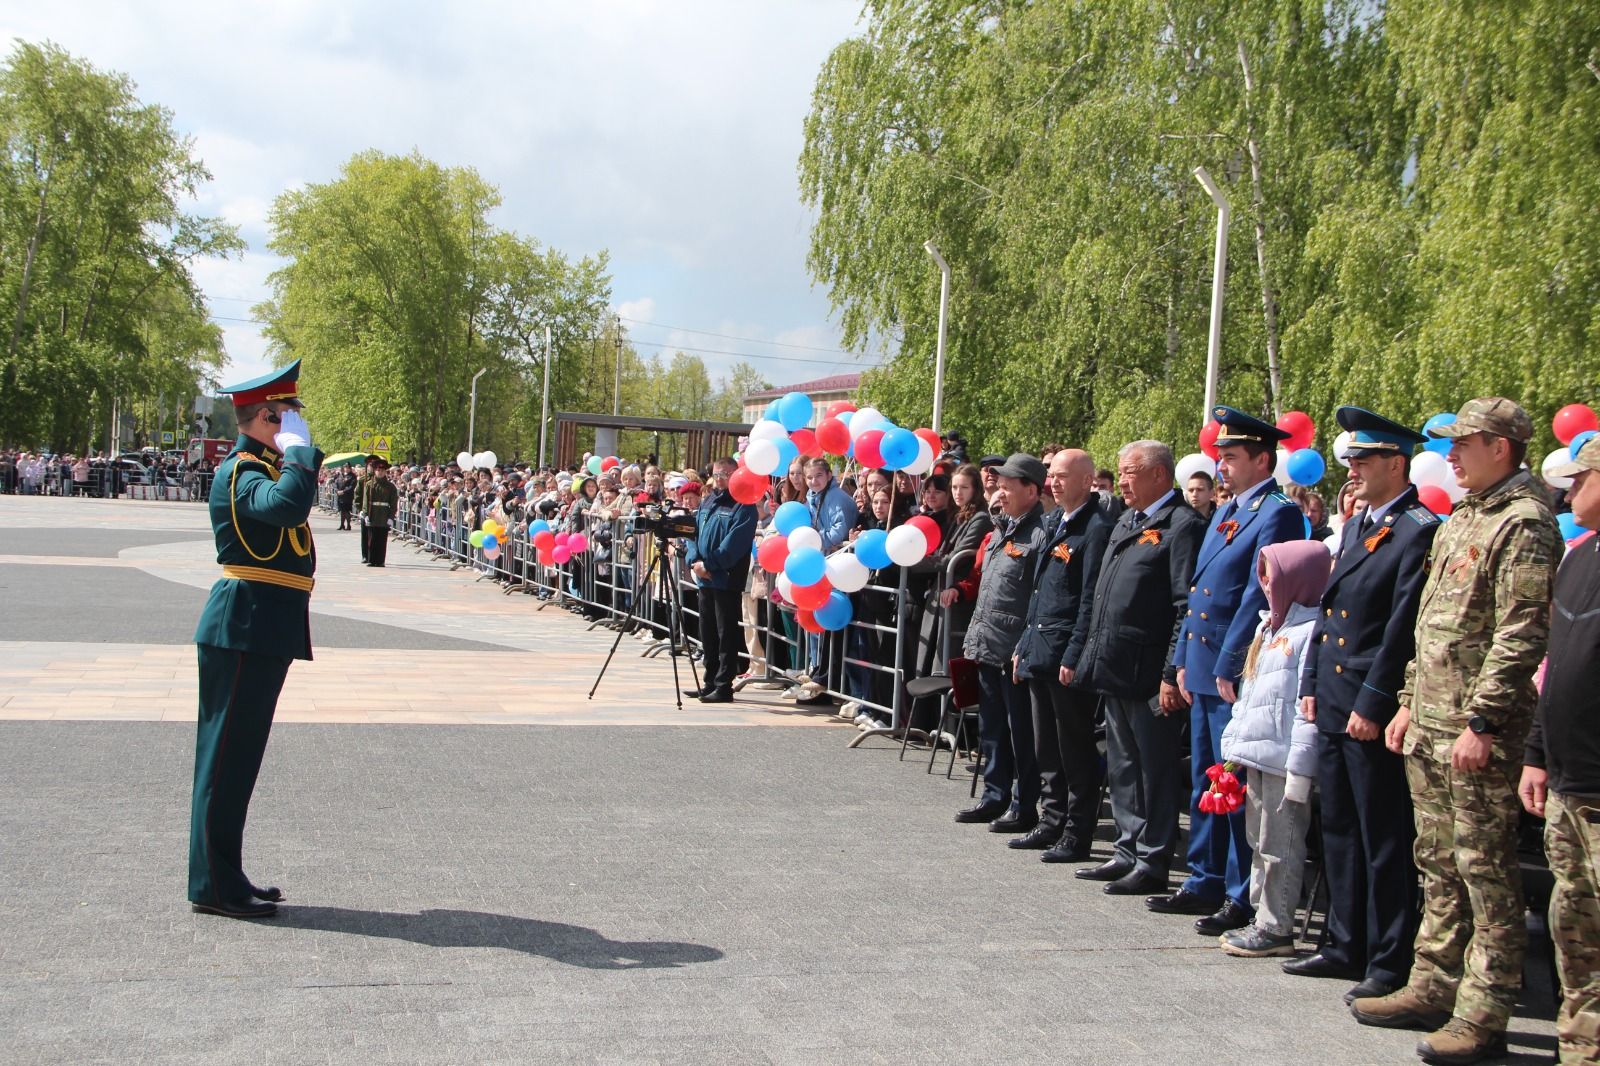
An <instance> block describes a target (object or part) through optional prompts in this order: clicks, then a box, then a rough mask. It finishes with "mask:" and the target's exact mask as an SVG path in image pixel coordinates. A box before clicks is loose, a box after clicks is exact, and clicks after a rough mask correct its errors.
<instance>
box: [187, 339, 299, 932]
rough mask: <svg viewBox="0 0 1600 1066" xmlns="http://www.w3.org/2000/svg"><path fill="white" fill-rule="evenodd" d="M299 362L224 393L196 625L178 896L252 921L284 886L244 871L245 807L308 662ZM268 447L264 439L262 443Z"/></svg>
mask: <svg viewBox="0 0 1600 1066" xmlns="http://www.w3.org/2000/svg"><path fill="white" fill-rule="evenodd" d="M299 378H300V362H299V360H296V361H295V362H293V363H291V364H289V366H287V367H285V368H284V369H283V370H281V371H274V372H272V373H270V374H267V375H265V376H263V377H260V378H256V379H255V380H253V381H247V382H245V383H244V384H242V385H235V386H233V387H232V388H227V389H222V390H220V391H222V392H224V393H231V394H232V396H233V405H234V412H235V414H236V415H237V417H238V422H239V439H238V440H236V441H235V442H234V445H233V451H232V452H230V453H229V454H228V457H227V458H226V459H224V460H223V462H222V465H220V466H219V467H218V468H217V476H216V478H215V480H213V481H212V483H211V499H210V511H211V526H212V530H213V531H214V533H215V534H216V541H217V562H219V563H221V564H222V577H221V578H220V579H219V580H218V581H217V583H216V584H215V585H213V586H212V587H211V596H210V599H208V600H207V601H206V606H205V610H204V611H203V612H201V615H200V623H199V625H198V627H197V628H196V630H195V637H194V639H195V643H196V644H197V645H198V651H199V659H200V718H199V728H198V730H197V732H196V735H195V760H194V794H193V800H192V805H191V814H190V827H189V901H190V903H192V904H193V905H194V909H195V910H197V911H204V912H206V913H208V914H220V915H222V916H224V917H227V918H262V917H266V916H267V915H270V914H273V913H275V912H276V911H277V901H278V900H280V899H282V898H283V893H282V892H280V891H279V890H278V889H276V888H257V887H256V886H255V885H254V884H252V883H251V881H250V879H249V878H248V877H246V876H245V874H244V869H243V857H242V852H243V845H244V822H245V814H246V812H247V811H248V810H249V807H250V795H251V793H252V792H253V791H254V790H255V784H256V774H257V773H258V772H259V771H260V769H261V757H262V755H263V754H264V753H265V751H266V747H267V735H268V733H269V732H270V731H271V729H272V716H273V713H274V712H275V711H276V709H277V704H278V693H279V692H280V691H281V690H282V689H283V682H284V678H285V677H287V676H288V673H289V663H290V662H292V661H293V660H295V659H309V658H311V628H310V617H311V612H310V604H311V586H312V574H313V573H314V572H315V570H316V566H317V558H316V550H315V548H314V546H313V545H312V542H311V527H310V526H309V525H307V524H306V519H307V518H309V517H310V514H311V507H312V505H313V504H314V503H315V502H316V498H317V471H318V470H319V469H320V468H321V466H322V452H321V451H319V450H318V449H316V448H313V447H312V446H311V430H310V429H309V428H308V427H307V426H306V423H305V419H303V418H301V417H300V413H299V407H300V400H299V397H298V395H297V393H298V388H297V385H296V383H297V382H298V381H299ZM269 441H270V442H271V443H268V442H269Z"/></svg>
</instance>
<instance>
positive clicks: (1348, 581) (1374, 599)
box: [1283, 407, 1440, 1003]
mask: <svg viewBox="0 0 1600 1066" xmlns="http://www.w3.org/2000/svg"><path fill="white" fill-rule="evenodd" d="M1337 417H1338V419H1339V425H1340V426H1341V427H1343V428H1344V429H1346V430H1348V431H1349V432H1350V434H1351V436H1352V443H1351V445H1350V452H1349V458H1350V484H1351V485H1352V486H1354V488H1353V491H1354V493H1355V497H1356V499H1357V501H1359V503H1360V504H1362V505H1363V506H1362V509H1361V510H1359V511H1357V512H1356V513H1354V514H1352V515H1351V516H1350V523H1349V525H1348V526H1346V527H1345V531H1344V536H1343V537H1342V538H1341V540H1340V541H1339V545H1340V547H1339V554H1338V555H1337V557H1336V558H1335V560H1334V564H1333V574H1332V576H1331V577H1330V578H1329V580H1328V589H1327V591H1326V592H1325V593H1323V596H1322V609H1321V611H1320V612H1319V613H1320V615H1321V617H1320V618H1318V620H1317V625H1316V629H1315V630H1313V631H1312V634H1311V647H1310V649H1309V651H1308V653H1307V655H1306V661H1305V665H1304V667H1303V668H1302V670H1301V673H1300V706H1301V714H1302V715H1303V717H1305V718H1306V720H1307V721H1310V722H1314V723H1315V724H1316V727H1317V792H1318V795H1319V796H1320V807H1321V814H1322V854H1323V859H1324V861H1323V869H1324V870H1325V871H1326V873H1327V878H1328V921H1327V927H1326V936H1325V937H1324V938H1323V944H1322V949H1321V950H1320V951H1319V952H1318V953H1317V954H1315V955H1311V956H1309V957H1307V958H1303V959H1291V960H1289V961H1288V962H1285V963H1284V964H1283V969H1284V971H1285V972H1286V973H1291V974H1295V975H1297V976H1301V977H1331V978H1340V979H1343V980H1348V981H1354V982H1359V983H1358V984H1357V985H1356V986H1355V987H1354V988H1352V989H1351V990H1350V991H1349V992H1347V993H1346V998H1345V1002H1346V1003H1351V1002H1354V1001H1355V1000H1357V999H1362V998H1369V997H1375V996H1386V995H1388V994H1389V993H1390V992H1393V991H1394V990H1395V989H1397V988H1399V987H1400V986H1401V985H1403V984H1405V983H1406V975H1407V974H1409V973H1410V972H1411V942H1412V939H1413V937H1414V936H1415V935H1416V925H1415V920H1414V916H1415V914H1416V888H1417V871H1416V867H1415V866H1413V865H1412V862H1411V846H1412V839H1413V837H1414V836H1415V832H1414V829H1413V826H1412V820H1411V792H1410V790H1409V788H1408V787H1407V785H1406V771H1405V761H1404V760H1403V759H1401V757H1400V756H1399V755H1398V754H1397V753H1395V752H1392V751H1390V750H1389V749H1388V748H1386V747H1385V746H1384V744H1383V729H1384V727H1385V726H1387V725H1388V724H1389V722H1390V720H1392V719H1393V718H1394V715H1395V712H1396V711H1397V710H1398V709H1399V702H1398V700H1397V699H1396V693H1398V692H1399V691H1400V683H1401V682H1402V681H1403V680H1404V679H1405V670H1406V665H1407V664H1408V663H1410V662H1411V657H1412V654H1413V653H1414V652H1415V650H1416V634H1415V630H1416V623H1417V603H1418V601H1419V600H1420V599H1421V597H1422V584H1423V582H1424V580H1426V578H1427V567H1426V564H1427V559H1428V552H1429V550H1431V549H1432V547H1433V538H1434V534H1436V533H1437V532H1438V531H1439V525H1440V522H1439V519H1438V517H1437V516H1436V515H1434V513H1433V512H1432V511H1430V510H1428V508H1426V507H1424V506H1423V505H1422V504H1421V503H1420V502H1418V500H1417V490H1416V488H1415V486H1413V485H1412V484H1411V454H1412V452H1414V451H1415V450H1416V447H1417V445H1418V444H1421V443H1422V442H1423V441H1425V440H1426V439H1427V438H1426V437H1424V436H1423V435H1422V434H1420V433H1418V432H1416V431H1415V430H1412V429H1408V428H1407V427H1405V426H1402V425H1400V424H1398V423H1396V422H1392V421H1390V420H1389V419H1387V418H1384V417H1382V416H1381V415H1376V414H1373V413H1372V412H1371V411H1365V410H1362V409H1361V408H1359V407H1341V408H1339V410H1338V412H1337Z"/></svg>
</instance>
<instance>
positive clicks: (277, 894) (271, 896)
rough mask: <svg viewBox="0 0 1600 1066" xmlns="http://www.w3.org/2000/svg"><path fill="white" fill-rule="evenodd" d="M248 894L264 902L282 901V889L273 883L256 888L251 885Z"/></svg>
mask: <svg viewBox="0 0 1600 1066" xmlns="http://www.w3.org/2000/svg"><path fill="white" fill-rule="evenodd" d="M250 894H251V895H252V896H254V897H255V898H256V899H259V900H261V901H262V902H264V903H282V902H283V889H281V888H278V887H277V886H275V885H269V886H268V887H266V888H257V887H256V886H255V885H251V886H250Z"/></svg>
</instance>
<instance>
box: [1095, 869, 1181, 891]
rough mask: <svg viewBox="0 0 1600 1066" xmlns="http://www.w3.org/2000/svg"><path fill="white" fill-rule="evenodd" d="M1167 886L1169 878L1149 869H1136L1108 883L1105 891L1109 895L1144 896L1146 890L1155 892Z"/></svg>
mask: <svg viewBox="0 0 1600 1066" xmlns="http://www.w3.org/2000/svg"><path fill="white" fill-rule="evenodd" d="M1165 887H1167V879H1166V878H1165V877H1162V876H1161V875H1159V874H1153V873H1151V872H1150V871H1149V870H1134V871H1133V872H1132V873H1130V874H1128V875H1126V876H1124V877H1119V878H1117V879H1116V880H1115V881H1112V882H1111V883H1110V884H1108V885H1106V887H1105V889H1104V891H1105V894H1106V895H1108V896H1142V895H1144V894H1145V893H1146V892H1155V891H1156V890H1158V889H1162V888H1165Z"/></svg>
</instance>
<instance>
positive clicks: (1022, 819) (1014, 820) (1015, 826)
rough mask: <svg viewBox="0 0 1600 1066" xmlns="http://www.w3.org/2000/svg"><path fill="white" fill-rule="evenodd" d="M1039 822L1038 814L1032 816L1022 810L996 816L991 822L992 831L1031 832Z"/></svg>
mask: <svg viewBox="0 0 1600 1066" xmlns="http://www.w3.org/2000/svg"><path fill="white" fill-rule="evenodd" d="M1038 824H1039V819H1038V816H1033V817H1030V816H1028V815H1026V814H1023V813H1022V812H1020V811H1019V812H1017V813H1016V814H1007V815H1006V816H1005V817H1004V818H996V819H995V820H994V821H992V822H990V823H989V832H991V833H1029V832H1032V831H1033V827H1034V826H1036V825H1038Z"/></svg>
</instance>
